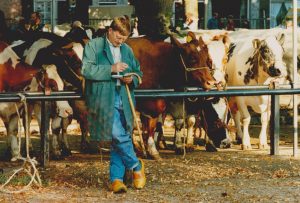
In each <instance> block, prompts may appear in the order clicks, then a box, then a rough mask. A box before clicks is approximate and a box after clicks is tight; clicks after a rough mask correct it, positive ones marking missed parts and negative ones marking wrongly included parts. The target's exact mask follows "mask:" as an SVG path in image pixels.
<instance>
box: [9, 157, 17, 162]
mask: <svg viewBox="0 0 300 203" xmlns="http://www.w3.org/2000/svg"><path fill="white" fill-rule="evenodd" d="M10 161H11V162H16V161H18V157H16V156H15V157H12V158H11V159H10Z"/></svg>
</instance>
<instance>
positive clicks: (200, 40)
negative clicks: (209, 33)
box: [199, 36, 206, 47]
mask: <svg viewBox="0 0 300 203" xmlns="http://www.w3.org/2000/svg"><path fill="white" fill-rule="evenodd" d="M205 45H206V44H205V42H204V40H203V38H202V36H200V37H199V46H200V47H204V46H205Z"/></svg>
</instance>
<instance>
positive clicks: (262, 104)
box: [226, 33, 287, 149]
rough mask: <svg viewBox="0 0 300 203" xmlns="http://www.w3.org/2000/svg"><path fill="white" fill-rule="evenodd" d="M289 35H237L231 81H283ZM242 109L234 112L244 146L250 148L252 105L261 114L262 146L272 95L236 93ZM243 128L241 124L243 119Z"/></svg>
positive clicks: (229, 70)
mask: <svg viewBox="0 0 300 203" xmlns="http://www.w3.org/2000/svg"><path fill="white" fill-rule="evenodd" d="M284 39H285V35H284V34H282V33H279V34H276V35H271V34H270V35H267V36H266V35H264V36H261V37H255V36H249V37H247V36H246V37H245V36H244V37H242V36H240V37H237V38H235V39H232V41H233V43H232V44H231V49H230V52H229V61H228V64H227V71H226V73H227V76H228V85H230V86H234V85H240V86H251V85H268V84H269V83H270V81H272V80H274V79H277V80H279V81H283V80H282V79H285V77H286V76H287V67H286V65H285V63H284V61H283V55H284V49H283V43H284ZM233 99H234V101H235V102H236V104H237V108H238V111H237V112H236V113H235V114H233V116H234V120H235V125H236V128H237V136H238V138H239V139H241V140H242V149H250V148H251V143H250V136H249V130H248V128H249V124H250V119H251V116H250V114H249V111H248V108H247V107H248V106H250V107H252V109H253V110H254V111H255V112H257V113H260V114H261V123H262V128H261V132H260V135H259V147H260V148H264V147H266V146H267V125H268V121H269V115H270V97H269V96H251V97H242V96H239V97H234V98H233ZM240 121H241V122H242V125H243V130H242V128H241V122H240Z"/></svg>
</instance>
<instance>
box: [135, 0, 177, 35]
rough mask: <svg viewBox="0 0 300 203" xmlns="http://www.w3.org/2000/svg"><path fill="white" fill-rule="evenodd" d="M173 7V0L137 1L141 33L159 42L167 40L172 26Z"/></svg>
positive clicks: (137, 14) (136, 8)
mask: <svg viewBox="0 0 300 203" xmlns="http://www.w3.org/2000/svg"><path fill="white" fill-rule="evenodd" d="M172 5H173V0H138V1H136V2H135V13H136V16H137V17H138V18H139V25H138V29H139V33H140V34H145V35H147V36H149V37H151V38H153V39H158V40H160V39H164V38H166V37H167V36H168V32H169V27H170V24H171V23H170V22H171V16H172Z"/></svg>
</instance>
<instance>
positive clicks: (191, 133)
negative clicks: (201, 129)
mask: <svg viewBox="0 0 300 203" xmlns="http://www.w3.org/2000/svg"><path fill="white" fill-rule="evenodd" d="M195 123H196V117H195V116H193V115H192V116H189V117H188V120H187V128H188V130H187V145H194V126H195Z"/></svg>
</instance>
